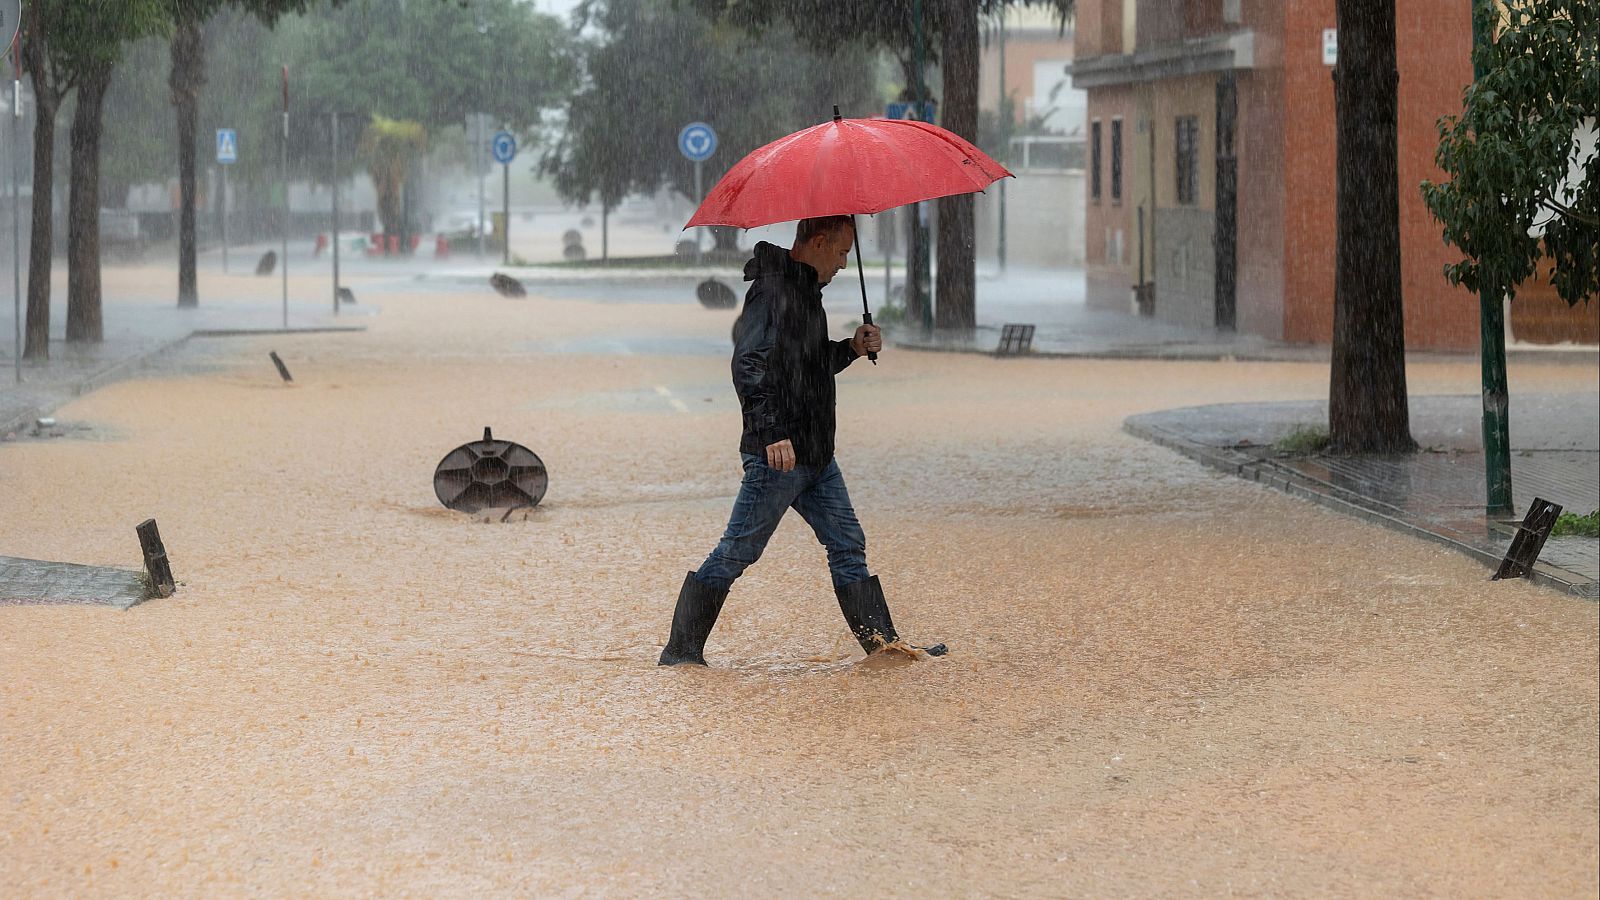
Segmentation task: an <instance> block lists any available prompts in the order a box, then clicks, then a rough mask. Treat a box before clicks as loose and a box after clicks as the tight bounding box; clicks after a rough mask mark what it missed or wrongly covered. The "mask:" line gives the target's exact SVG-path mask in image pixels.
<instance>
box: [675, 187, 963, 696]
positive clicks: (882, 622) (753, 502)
mask: <svg viewBox="0 0 1600 900" xmlns="http://www.w3.org/2000/svg"><path fill="white" fill-rule="evenodd" d="M854 241H855V226H854V224H853V223H852V220H851V218H850V217H849V216H827V217H824V218H817V219H805V220H803V221H801V222H800V225H799V227H798V228H797V229H796V230H795V239H794V247H793V248H792V249H788V250H785V249H784V248H782V247H777V246H774V245H772V244H769V243H767V242H765V241H762V242H761V243H759V244H757V245H756V248H755V255H754V257H752V258H751V260H750V261H749V262H748V263H746V264H745V267H744V277H745V280H746V281H749V282H751V285H750V291H749V293H747V294H746V295H745V300H744V310H743V312H741V313H740V314H739V319H738V322H737V323H735V325H734V327H733V343H734V349H733V386H734V389H735V390H736V391H737V392H738V394H739V406H740V408H741V409H742V411H743V413H744V434H743V436H742V437H741V439H740V441H739V452H740V455H741V456H742V457H743V459H744V481H743V483H742V484H741V485H740V487H739V497H738V499H737V500H735V501H734V504H733V514H732V516H731V517H730V518H729V521H728V528H727V531H726V532H725V533H724V534H723V536H722V541H721V542H720V543H718V544H717V547H716V549H715V550H713V551H711V555H710V556H708V557H706V561H705V563H704V564H702V565H701V566H700V569H699V571H697V572H691V573H689V574H688V575H687V576H686V577H685V578H684V580H683V588H682V589H681V590H680V591H679V593H678V606H677V609H676V611H675V612H674V613H673V615H672V635H671V637H670V638H669V639H668V640H667V646H666V648H665V649H664V650H662V651H661V660H660V664H661V665H664V666H670V665H679V664H682V663H694V664H697V665H702V666H703V665H705V664H706V660H705V645H706V637H707V636H708V635H710V634H711V628H712V626H714V625H715V624H716V622H717V614H718V613H720V612H721V611H722V603H723V601H724V600H726V599H727V597H728V588H729V586H730V585H732V584H733V582H734V580H735V579H737V578H738V577H739V576H740V575H741V574H742V573H743V572H744V570H745V569H746V568H747V567H748V566H749V565H750V564H751V563H754V562H755V561H756V560H757V559H759V558H760V557H761V552H762V550H764V549H766V546H767V541H768V540H769V539H770V538H771V537H772V533H773V531H775V530H776V529H777V527H778V522H779V520H781V519H782V518H783V515H784V513H785V512H787V511H788V510H789V509H791V508H793V509H794V510H795V511H796V512H798V513H800V515H801V516H802V517H803V518H804V519H805V520H806V524H808V525H810V526H811V528H812V530H813V531H815V532H816V535H817V540H818V541H820V542H821V543H822V545H823V546H824V547H826V548H827V550H828V568H829V569H830V570H831V571H832V573H833V587H834V593H835V594H837V595H838V598H839V608H840V610H842V611H843V612H844V618H845V621H846V622H847V623H848V624H849V626H850V630H851V631H852V632H853V633H854V634H855V636H856V639H857V640H858V641H860V642H861V648H862V649H863V650H865V651H866V652H867V653H868V654H871V653H874V652H876V651H878V650H880V649H882V648H883V647H884V646H886V645H888V644H891V643H894V642H895V641H897V640H899V637H898V635H896V634H895V630H894V624H893V622H891V621H890V619H889V606H888V604H887V603H886V602H885V601H884V598H883V588H882V586H881V585H879V583H878V577H877V576H876V575H872V574H870V573H869V572H868V571H867V539H866V534H865V533H864V532H862V530H861V523H860V522H859V521H857V520H856V513H855V509H854V508H852V507H851V505H850V495H849V494H848V493H846V491H845V486H844V476H843V475H842V474H840V472H839V465H838V463H837V462H835V461H834V458H833V435H834V383H833V377H834V376H835V375H837V374H838V373H839V372H842V371H844V368H845V367H846V366H848V365H850V363H851V362H853V361H854V360H855V359H856V357H858V356H864V355H866V354H867V353H869V352H870V353H876V352H878V351H879V350H881V349H882V348H883V338H882V335H881V334H880V333H879V331H878V328H877V327H876V326H874V325H862V326H861V327H859V328H857V329H856V333H855V336H854V337H852V338H850V339H849V340H843V341H830V340H828V319H827V315H826V314H825V313H824V312H823V309H822V289H823V288H824V287H825V286H827V284H828V283H829V282H830V281H832V280H833V276H834V275H836V274H838V272H839V270H840V269H843V268H844V267H845V266H846V265H847V264H848V262H849V258H850V247H851V245H852V244H853V242H854ZM941 649H942V648H941Z"/></svg>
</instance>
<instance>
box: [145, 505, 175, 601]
mask: <svg viewBox="0 0 1600 900" xmlns="http://www.w3.org/2000/svg"><path fill="white" fill-rule="evenodd" d="M134 530H135V531H137V532H138V533H139V549H141V550H143V551H144V570H145V572H146V573H148V574H149V575H150V589H151V590H152V591H155V594H156V596H157V597H171V596H172V595H173V593H174V592H176V591H177V590H178V585H177V583H176V582H174V581H173V580H172V564H171V563H169V562H168V561H167V548H166V546H165V545H164V544H162V543H161V532H160V531H158V530H157V529H156V520H155V519H145V520H144V521H143V522H140V523H139V527H138V528H135V529H134Z"/></svg>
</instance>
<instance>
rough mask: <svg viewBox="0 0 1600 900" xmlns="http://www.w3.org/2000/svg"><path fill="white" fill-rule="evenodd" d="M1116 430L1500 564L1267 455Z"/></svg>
mask: <svg viewBox="0 0 1600 900" xmlns="http://www.w3.org/2000/svg"><path fill="white" fill-rule="evenodd" d="M1122 430H1123V431H1125V432H1127V433H1128V434H1130V435H1133V436H1134V437H1137V438H1141V439H1143V440H1147V441H1150V442H1151V443H1154V444H1159V445H1161V446H1163V447H1166V448H1168V449H1169V450H1175V451H1177V452H1178V453H1180V454H1182V455H1184V456H1187V457H1189V458H1190V459H1193V460H1195V461H1196V462H1199V463H1201V464H1202V465H1205V466H1208V467H1210V468H1213V469H1216V470H1218V471H1220V472H1223V473H1226V474H1228V475H1235V476H1238V477H1240V478H1243V479H1245V480H1247V481H1255V482H1259V483H1261V484H1263V485H1266V486H1267V487H1271V488H1275V489H1277V490H1279V491H1282V492H1283V493H1285V494H1288V495H1289V496H1291V497H1297V498H1299V499H1301V500H1309V501H1311V502H1312V503H1315V504H1317V505H1319V506H1323V507H1326V508H1328V509H1332V510H1336V511H1338V512H1341V513H1344V514H1346V515H1349V516H1354V517H1355V518H1358V519H1361V520H1363V521H1366V522H1370V523H1372V524H1375V525H1382V526H1383V527H1385V528H1390V529H1393V530H1395V531H1399V532H1402V533H1405V534H1409V535H1412V536H1413V537H1419V538H1422V539H1423V540H1427V541H1431V542H1433V543H1436V544H1443V545H1444V546H1447V547H1451V548H1454V549H1456V550H1458V551H1460V552H1462V553H1465V554H1467V555H1468V556H1471V557H1472V558H1474V559H1476V560H1478V561H1479V562H1482V563H1484V564H1485V565H1487V566H1489V567H1490V568H1498V567H1499V565H1500V561H1501V558H1502V557H1501V555H1500V554H1498V553H1493V552H1490V551H1488V550H1485V549H1484V548H1482V547H1478V546H1474V545H1472V544H1469V543H1466V542H1464V541H1460V540H1457V539H1456V538H1453V537H1450V536H1449V535H1445V534H1440V533H1438V532H1436V531H1431V530H1429V529H1427V528H1424V527H1422V526H1419V525H1416V524H1414V523H1412V522H1408V521H1406V520H1404V519H1402V518H1400V517H1398V516H1396V515H1391V514H1389V513H1386V512H1384V511H1383V510H1382V509H1381V508H1379V507H1381V506H1382V505H1383V504H1379V503H1378V502H1377V501H1373V500H1370V499H1368V498H1365V497H1362V496H1361V495H1359V494H1355V493H1353V492H1351V491H1346V490H1343V489H1341V488H1338V487H1336V486H1334V485H1329V484H1323V483H1320V482H1318V481H1316V480H1315V479H1312V478H1308V477H1306V476H1305V475H1302V474H1300V473H1299V472H1294V471H1290V470H1286V469H1283V468H1282V467H1279V466H1277V465H1275V464H1274V463H1273V462H1272V461H1271V460H1267V459H1259V458H1256V457H1253V456H1247V455H1244V454H1239V453H1230V452H1228V451H1226V450H1222V449H1219V448H1216V447H1209V446H1206V445H1204V444H1200V443H1196V442H1195V441H1191V440H1189V439H1187V438H1185V437H1183V436H1182V435H1179V434H1176V433H1174V432H1171V431H1168V430H1166V429H1164V428H1158V427H1155V426H1152V425H1149V424H1146V423H1142V422H1136V421H1134V420H1133V419H1131V418H1130V419H1126V420H1124V421H1123V423H1122ZM1529 580H1531V581H1533V582H1535V583H1536V584H1541V585H1544V586H1545V587H1553V588H1556V589H1557V590H1560V591H1563V592H1565V593H1568V594H1571V595H1572V596H1575V597H1578V598H1580V599H1584V600H1600V583H1597V582H1593V581H1584V580H1582V579H1581V577H1580V576H1578V575H1576V574H1575V573H1572V572H1568V571H1567V570H1565V569H1561V568H1558V567H1556V566H1552V565H1549V564H1547V563H1544V562H1538V563H1535V564H1534V571H1533V572H1532V573H1531V575H1530V576H1529Z"/></svg>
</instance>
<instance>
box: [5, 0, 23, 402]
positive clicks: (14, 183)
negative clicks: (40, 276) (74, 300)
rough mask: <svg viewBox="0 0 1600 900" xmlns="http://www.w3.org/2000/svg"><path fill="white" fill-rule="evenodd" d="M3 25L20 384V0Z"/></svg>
mask: <svg viewBox="0 0 1600 900" xmlns="http://www.w3.org/2000/svg"><path fill="white" fill-rule="evenodd" d="M3 8H4V10H5V12H4V15H5V16H6V19H5V21H3V22H0V33H4V32H9V33H10V34H11V41H10V44H11V64H12V67H13V68H12V78H11V313H12V322H13V324H14V325H15V326H16V328H15V330H16V342H17V346H16V351H17V352H16V356H14V357H13V358H12V365H13V367H14V368H15V369H16V372H15V375H16V379H17V384H21V383H22V176H21V175H20V174H18V171H17V135H18V134H19V133H20V132H21V131H22V48H21V47H19V46H17V22H18V20H19V19H20V15H19V14H20V12H21V10H22V0H17V2H15V3H8V4H6V5H5V6H4V7H3Z"/></svg>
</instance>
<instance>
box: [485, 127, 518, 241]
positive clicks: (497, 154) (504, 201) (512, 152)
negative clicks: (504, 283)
mask: <svg viewBox="0 0 1600 900" xmlns="http://www.w3.org/2000/svg"><path fill="white" fill-rule="evenodd" d="M489 149H490V150H491V151H492V152H493V153H494V161H495V162H497V163H499V164H500V169H501V173H500V175H501V188H500V190H501V208H502V209H503V210H504V212H502V213H501V215H500V248H501V260H500V261H501V263H502V264H503V265H507V266H509V265H511V161H512V160H513V159H516V158H517V139H516V136H515V135H513V134H512V133H511V132H509V131H497V132H495V135H494V143H493V144H491V145H490V148H489Z"/></svg>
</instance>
